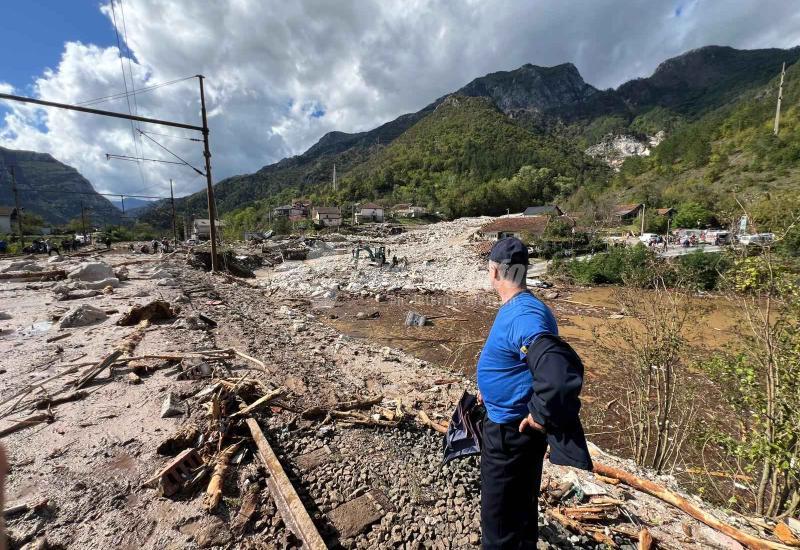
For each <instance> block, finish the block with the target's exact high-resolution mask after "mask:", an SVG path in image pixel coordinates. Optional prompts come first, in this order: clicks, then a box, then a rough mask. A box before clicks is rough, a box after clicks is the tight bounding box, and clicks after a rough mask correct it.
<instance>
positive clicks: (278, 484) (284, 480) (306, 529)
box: [247, 418, 327, 550]
mask: <svg viewBox="0 0 800 550" xmlns="http://www.w3.org/2000/svg"><path fill="white" fill-rule="evenodd" d="M247 426H248V428H250V433H251V435H252V436H253V440H254V441H255V443H256V447H258V456H259V457H260V458H261V461H262V462H263V463H264V466H265V467H266V468H267V471H268V472H269V476H268V477H267V486H268V487H269V490H270V493H271V494H272V498H273V500H274V501H275V506H276V507H277V508H278V511H279V512H280V514H281V517H282V518H283V521H284V523H285V524H286V526H287V527H289V529H290V530H291V531H292V532H293V533H294V535H295V536H296V537H297V538H299V539H300V540H301V541H302V542H303V547H304V548H308V549H309V550H326V549H327V546H326V545H325V541H323V540H322V537H321V536H320V534H319V531H317V528H316V526H315V525H314V522H313V521H312V520H311V516H309V515H308V511H306V509H305V507H304V506H303V502H302V501H301V500H300V497H299V496H298V495H297V491H295V489H294V487H293V486H292V483H291V481H289V478H288V477H287V476H286V472H284V470H283V468H282V467H281V463H280V461H278V457H277V456H276V455H275V452H274V451H273V450H272V447H270V446H269V442H267V438H266V437H264V432H262V431H261V427H260V426H259V425H258V422H256V420H255V419H254V418H248V419H247Z"/></svg>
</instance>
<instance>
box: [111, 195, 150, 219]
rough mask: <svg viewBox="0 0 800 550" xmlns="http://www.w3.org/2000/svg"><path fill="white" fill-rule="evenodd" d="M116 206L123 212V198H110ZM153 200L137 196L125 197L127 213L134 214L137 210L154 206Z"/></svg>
mask: <svg viewBox="0 0 800 550" xmlns="http://www.w3.org/2000/svg"><path fill="white" fill-rule="evenodd" d="M110 202H111V204H113V205H114V208H116V209H117V210H119V211H120V212H122V207H123V202H122V201H121V200H110ZM152 204H153V201H150V200H145V199H137V198H136V197H125V203H124V206H125V214H127V215H133V214H135V212H136V211H137V210H139V209H142V208H147V207H149V206H152Z"/></svg>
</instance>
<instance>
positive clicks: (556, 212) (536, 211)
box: [522, 205, 564, 216]
mask: <svg viewBox="0 0 800 550" xmlns="http://www.w3.org/2000/svg"><path fill="white" fill-rule="evenodd" d="M522 215H523V216H563V215H564V212H562V211H561V209H560V208H559V207H558V206H555V205H545V206H529V207H528V208H526V209H525V212H523V213H522Z"/></svg>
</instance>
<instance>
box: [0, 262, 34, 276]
mask: <svg viewBox="0 0 800 550" xmlns="http://www.w3.org/2000/svg"><path fill="white" fill-rule="evenodd" d="M42 269H43V268H42V267H40V266H38V265H36V264H35V263H34V262H33V261H31V260H20V261H18V262H11V264H9V266H8V267H6V268H5V269H3V273H11V272H12V271H42Z"/></svg>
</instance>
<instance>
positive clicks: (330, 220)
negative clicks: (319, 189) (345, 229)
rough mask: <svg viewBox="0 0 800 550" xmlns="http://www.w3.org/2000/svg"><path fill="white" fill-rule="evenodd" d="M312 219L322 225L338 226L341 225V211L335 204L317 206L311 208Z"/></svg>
mask: <svg viewBox="0 0 800 550" xmlns="http://www.w3.org/2000/svg"><path fill="white" fill-rule="evenodd" d="M312 219H313V220H314V223H315V224H317V225H321V226H322V227H339V226H340V225H342V211H341V210H339V208H338V207H335V206H333V207H327V206H317V207H315V208H314V209H313V210H312Z"/></svg>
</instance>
